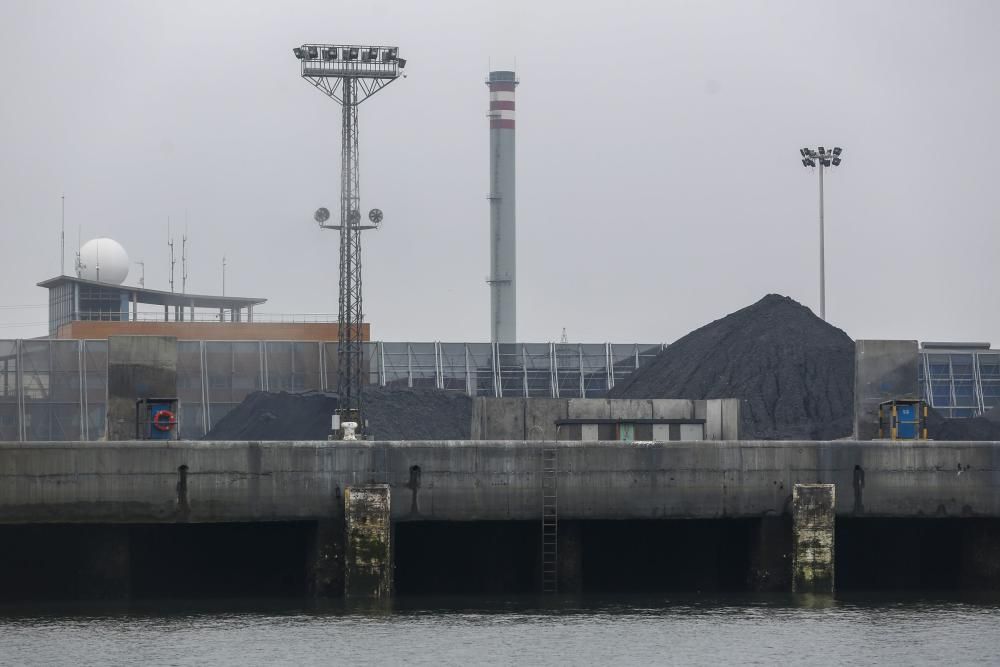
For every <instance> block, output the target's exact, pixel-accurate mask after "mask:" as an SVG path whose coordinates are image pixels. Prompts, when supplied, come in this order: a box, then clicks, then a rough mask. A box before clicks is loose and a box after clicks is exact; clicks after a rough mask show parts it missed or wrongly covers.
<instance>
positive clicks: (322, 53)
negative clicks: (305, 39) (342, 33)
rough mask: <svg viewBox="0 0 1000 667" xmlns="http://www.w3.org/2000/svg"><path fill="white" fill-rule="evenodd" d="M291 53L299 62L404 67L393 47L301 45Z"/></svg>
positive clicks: (401, 59)
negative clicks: (386, 64)
mask: <svg viewBox="0 0 1000 667" xmlns="http://www.w3.org/2000/svg"><path fill="white" fill-rule="evenodd" d="M292 53H294V54H295V57H296V58H298V59H299V60H322V61H326V62H337V61H340V62H345V63H349V62H362V63H396V65H397V66H398V67H399V68H400V69H402V68H404V67H406V60H405V59H403V58H400V57H399V48H398V47H395V46H355V45H337V44H303V45H302V46H297V47H295V48H294V49H292Z"/></svg>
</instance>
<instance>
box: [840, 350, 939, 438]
mask: <svg viewBox="0 0 1000 667" xmlns="http://www.w3.org/2000/svg"><path fill="white" fill-rule="evenodd" d="M919 364H920V350H919V349H918V347H917V341H915V340H859V341H855V343H854V437H855V438H857V439H858V440H874V439H875V438H877V437H878V405H879V403H881V402H882V401H888V400H892V399H894V398H920V387H919V385H918V382H917V376H918V372H919V370H918V367H919ZM933 435H934V434H933V433H932V434H931V436H932V437H933Z"/></svg>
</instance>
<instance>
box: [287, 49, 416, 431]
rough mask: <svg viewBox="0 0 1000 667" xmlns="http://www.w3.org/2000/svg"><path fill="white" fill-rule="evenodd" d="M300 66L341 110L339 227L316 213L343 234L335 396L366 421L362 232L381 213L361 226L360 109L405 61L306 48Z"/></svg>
mask: <svg viewBox="0 0 1000 667" xmlns="http://www.w3.org/2000/svg"><path fill="white" fill-rule="evenodd" d="M293 52H294V54H295V57H296V58H298V59H299V60H300V61H301V67H302V78H304V79H305V80H306V81H308V82H309V83H311V84H312V85H313V86H315V87H316V88H318V89H319V90H321V91H322V92H323V93H324V94H326V95H327V96H328V97H330V98H332V99H334V100H336V101H337V102H338V103H339V104H340V105H341V108H342V110H343V118H342V125H341V147H342V152H341V162H340V222H339V224H333V225H330V224H326V221H327V219H328V217H329V213H328V212H326V210H325V209H320V210H319V211H317V215H316V221H317V222H318V223H319V225H320V227H322V228H324V229H336V230H339V231H340V290H339V301H338V325H339V326H338V330H339V334H338V336H339V339H338V341H337V343H338V344H337V396H338V405H339V410H340V415H341V419H342V420H350V421H357V422H358V423H359V424H361V425H362V427H363V425H364V421H363V419H362V412H361V410H362V406H361V389H362V386H363V383H362V379H363V373H364V351H363V340H362V336H361V333H362V323H363V321H364V309H363V302H362V292H361V232H362V231H364V230H366V229H376V228H378V226H379V224H380V223H381V222H382V212H381V211H379V210H378V209H372V210H371V211H370V212H369V214H368V220H369V222H370V224H365V225H362V224H361V190H360V184H359V178H358V174H359V153H358V105H360V104H361V103H362V102H364V101H365V100H367V99H368V98H369V97H371V96H372V95H374V94H375V93H377V92H378V91H380V90H382V89H383V88H385V87H386V86H388V85H389V84H390V83H392V82H393V81H395V80H396V79H397V78H399V75H400V70H402V68H403V67H405V66H406V61H405V60H403V59H402V58H399V56H398V53H399V50H398V48H397V47H394V46H360V45H338V44H304V45H302V46H301V47H298V48H295V49H293Z"/></svg>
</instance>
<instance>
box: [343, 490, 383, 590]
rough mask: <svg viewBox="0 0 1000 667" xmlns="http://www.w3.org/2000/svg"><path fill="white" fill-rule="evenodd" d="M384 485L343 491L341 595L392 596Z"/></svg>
mask: <svg viewBox="0 0 1000 667" xmlns="http://www.w3.org/2000/svg"><path fill="white" fill-rule="evenodd" d="M390 509H391V505H390V492H389V485H388V484H369V485H364V486H353V487H348V488H347V489H345V491H344V515H345V519H346V531H347V539H346V542H347V544H346V554H345V562H344V595H345V596H346V597H356V598H388V597H390V596H391V595H392V570H393V558H392V524H391V522H390V513H391V512H390Z"/></svg>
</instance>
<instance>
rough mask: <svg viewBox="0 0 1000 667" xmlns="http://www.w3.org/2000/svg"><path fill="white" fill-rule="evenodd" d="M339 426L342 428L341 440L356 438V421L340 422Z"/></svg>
mask: <svg viewBox="0 0 1000 667" xmlns="http://www.w3.org/2000/svg"><path fill="white" fill-rule="evenodd" d="M340 426H341V428H342V429H343V433H344V435H343V438H342V439H343V440H357V439H358V436H356V435H355V434H354V431H355V430H356V429H357V428H358V422H341V424H340Z"/></svg>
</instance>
